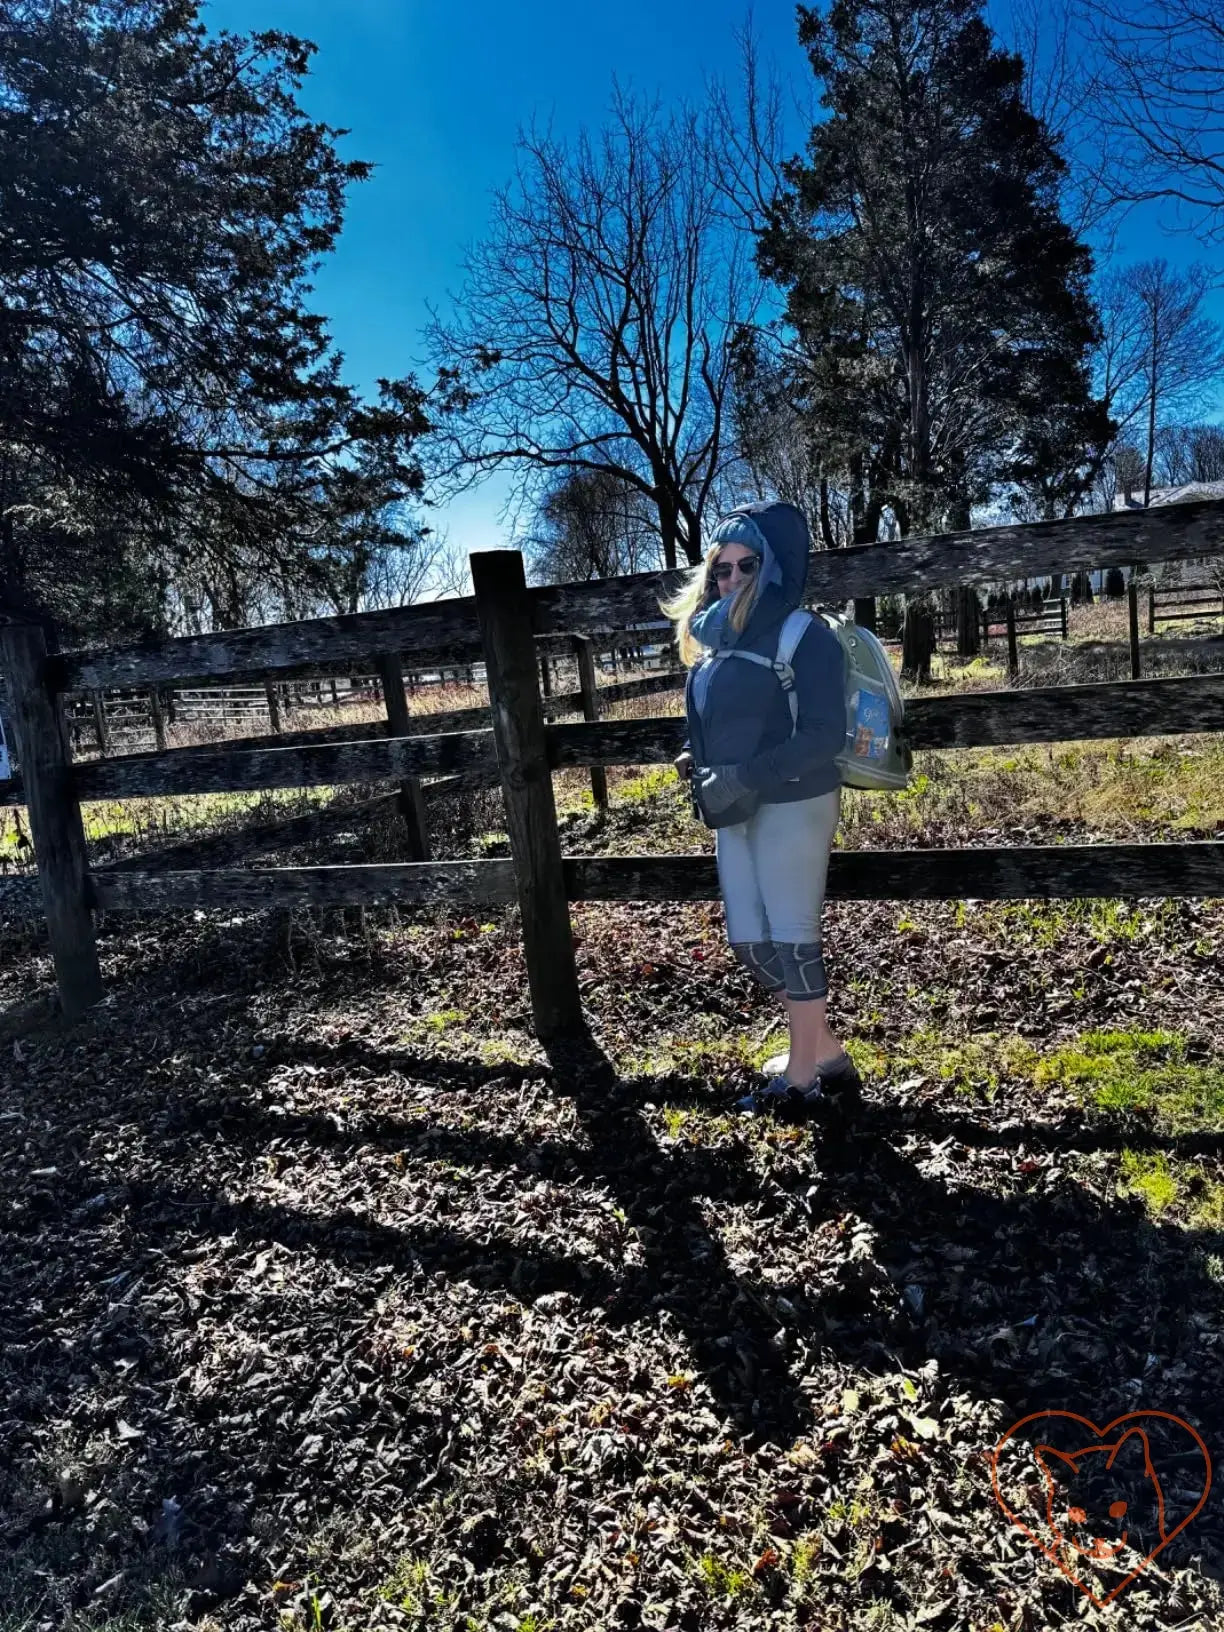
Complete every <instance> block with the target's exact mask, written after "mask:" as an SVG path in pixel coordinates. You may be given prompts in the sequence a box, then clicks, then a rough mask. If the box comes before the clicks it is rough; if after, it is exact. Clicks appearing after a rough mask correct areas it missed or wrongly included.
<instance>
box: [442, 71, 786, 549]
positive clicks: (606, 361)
mask: <svg viewBox="0 0 1224 1632" xmlns="http://www.w3.org/2000/svg"><path fill="white" fill-rule="evenodd" d="M718 140H719V132H718V127H717V123H716V121H715V120H714V119H713V118H712V117H711V116H709V115H705V116H699V115H697V114H694V113H688V112H681V113H674V114H669V115H667V116H666V117H665V116H664V115H663V114H661V113H660V111H659V110H658V108H657V107H647V106H643V105H642V104H640V103H638V102H635V101H634V100H633V99H631V98H630V97H628V96H626V95H623V94H621V93H620V92H619V91H618V92H617V93H616V95H615V97H614V101H613V107H612V115H611V120H610V122H609V124H608V125H607V126H606V127H605V129H603V130H602V131H601V132H599V133H598V134H595V135H591V134H584V135H582V136H581V137H580V138H579V139H578V141H577V142H576V143H574V144H572V145H568V144H565V143H563V142H560V141H557V140H555V139H554V138H553V137H552V136H550V135H546V134H540V133H539V132H535V131H533V132H531V133H530V134H528V135H526V136H524V137H522V138H521V141H520V154H519V164H518V169H517V173H516V176H515V179H514V181H513V182H512V183H511V185H510V186H509V187H507V188H505V189H504V190H503V191H501V192H500V193H499V194H498V195H497V198H496V203H495V210H494V220H493V225H492V229H491V231H490V234H489V236H488V238H487V239H486V240H485V241H484V242H483V243H482V244H480V245H479V246H478V247H477V248H476V249H475V250H474V252H473V253H472V254H471V255H470V257H469V260H468V263H467V268H466V271H467V279H466V284H465V287H464V289H463V292H462V295H461V297H460V300H459V303H458V309H459V315H458V317H457V318H456V319H455V320H454V321H453V322H450V323H441V322H440V323H436V324H435V325H434V328H433V330H432V336H431V338H432V341H433V344H434V346H435V348H436V350H437V352H438V355H439V358H440V360H441V362H442V364H443V366H444V368H446V369H449V370H453V371H454V375H455V377H457V379H458V380H460V381H461V382H462V384H463V387H464V389H465V393H466V394H465V396H464V398H463V401H462V403H461V405H460V406H459V407H458V408H457V410H456V411H455V412H454V413H452V414H451V415H449V416H446V417H445V419H444V422H443V425H442V428H441V431H440V433H439V440H438V443H437V444H436V446H437V447H438V448H439V450H440V458H439V465H440V476H441V479H442V481H443V482H447V481H449V482H450V483H451V484H452V485H470V484H471V483H472V482H475V481H478V480H480V479H481V478H482V477H484V476H485V475H487V474H489V473H490V472H492V471H496V470H499V469H503V468H507V467H508V468H509V469H511V470H512V471H513V472H514V476H515V484H516V485H515V489H514V494H515V498H516V499H517V500H518V501H519V502H520V503H522V502H531V501H532V500H533V499H538V497H539V495H540V493H541V491H542V489H543V488H544V486H545V485H546V484H547V482H548V480H549V478H550V477H551V476H552V475H553V474H554V473H556V472H558V471H563V472H578V471H587V472H602V471H612V472H614V473H615V475H616V476H617V478H618V479H619V480H620V481H621V482H622V483H623V484H625V485H627V486H628V487H631V488H633V489H635V490H636V491H637V492H638V493H640V494H641V495H642V496H643V497H644V498H645V499H648V500H649V501H650V503H651V505H652V507H653V520H654V525H655V527H656V529H657V533H658V538H659V542H660V546H661V550H662V555H663V559H664V562H665V563H666V565H667V566H668V567H673V566H675V565H676V564H677V563H678V561H679V559H680V558H681V556H683V557H686V558H687V559H688V560H690V561H694V560H697V559H699V558H700V553H701V526H702V516H703V514H704V512H705V510H706V507H707V505H708V504H709V503H710V502H711V499H712V496H713V495H714V493H715V490H716V488H717V485H718V483H719V480H720V478H721V476H722V474H723V472H724V468H725V465H726V462H727V459H728V450H727V447H726V428H727V427H726V413H727V399H728V392H729V389H730V375H731V350H732V341H733V339H734V336H735V334H736V332H737V330H738V329H739V328H740V326H741V325H743V324H745V323H748V322H750V321H751V319H752V317H753V314H754V311H755V307H756V302H757V300H758V298H759V295H758V290H759V281H758V279H757V276H756V273H755V270H754V268H753V264H752V242H751V239H750V237H749V235H748V234H747V233H746V232H743V231H738V230H736V229H735V228H734V227H732V226H731V225H730V224H729V223H728V220H727V212H726V209H725V200H724V195H723V192H722V188H721V185H720V173H721V170H720V164H721V161H720V160H719V159H718V157H717V143H718Z"/></svg>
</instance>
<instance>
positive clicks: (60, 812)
mask: <svg viewBox="0 0 1224 1632" xmlns="http://www.w3.org/2000/svg"><path fill="white" fill-rule="evenodd" d="M0 657H2V664H0V666H2V667H3V669H4V672H5V675H6V676H7V678H8V683H9V718H10V720H11V722H12V726H13V734H14V736H15V737H16V747H17V752H18V754H19V755H20V756H21V783H22V790H23V792H24V795H25V802H26V808H27V810H28V811H29V816H30V830H31V832H32V834H33V837H34V857H35V860H36V861H37V862H38V879H39V884H40V886H41V888H42V899H43V908H44V910H45V912H46V915H47V936H48V939H49V940H50V942H51V956H52V958H53V959H54V962H55V978H56V982H57V984H58V986H59V994H60V1006H61V1007H62V1009H63V1011H64V1014H65V1016H66V1017H67V1018H68V1019H70V1020H72V1019H75V1018H76V1016H77V1015H79V1014H81V1013H83V1012H84V1010H86V1009H88V1008H90V1007H91V1006H92V1005H93V1004H94V1003H97V1002H98V1000H99V999H100V998H101V996H102V971H101V969H100V968H99V965H98V947H97V942H96V941H95V939H94V927H93V916H92V913H91V910H90V886H89V867H88V862H87V860H86V855H85V828H84V824H83V823H82V821H81V806H80V803H79V802H78V800H77V796H76V789H75V787H74V785H73V777H72V756H71V754H70V752H69V749H68V727H67V722H66V720H65V718H64V707H63V702H62V699H61V698H60V697H59V696H58V695H57V693H56V691H55V688H54V687H53V686H52V684H51V682H50V680H49V678H48V674H47V668H48V665H47V637H46V635H45V634H44V633H43V631H42V629H41V628H39V627H37V626H36V625H33V624H8V625H5V626H3V627H0Z"/></svg>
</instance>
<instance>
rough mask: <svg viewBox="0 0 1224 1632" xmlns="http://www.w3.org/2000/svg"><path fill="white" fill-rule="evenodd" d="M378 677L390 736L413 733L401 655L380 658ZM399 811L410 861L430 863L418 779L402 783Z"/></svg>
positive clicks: (407, 779)
mask: <svg viewBox="0 0 1224 1632" xmlns="http://www.w3.org/2000/svg"><path fill="white" fill-rule="evenodd" d="M378 677H379V679H380V681H381V682H382V694H383V700H384V701H385V703H386V705H387V735H388V736H389V737H406V736H408V735H409V734H410V732H411V730H412V727H411V725H410V724H409V723H408V722H409V719H410V718H411V716H410V715H409V713H408V697H407V694H406V693H405V691H404V666H403V664H402V663H401V662H400V658H399V654H398V652H388V653H386V654H385V655H384V656H382V657H380V658H379V659H378ZM399 810H400V815H401V816H402V817H403V818H404V826H405V827H406V828H407V830H408V859H409V861H428V860H429V818H428V817H427V816H426V814H425V795H424V793H423V792H422V790H421V779H420V777H419V776H408V777H405V778H404V780H403V781H402V782H401V783H400V797H399Z"/></svg>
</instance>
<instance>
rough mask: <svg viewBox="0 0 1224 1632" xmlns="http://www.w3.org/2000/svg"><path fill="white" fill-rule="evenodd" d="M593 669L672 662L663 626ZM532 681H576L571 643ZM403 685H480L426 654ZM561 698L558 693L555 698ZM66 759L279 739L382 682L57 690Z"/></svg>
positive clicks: (619, 636)
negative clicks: (205, 742) (173, 741)
mask: <svg viewBox="0 0 1224 1632" xmlns="http://www.w3.org/2000/svg"><path fill="white" fill-rule="evenodd" d="M593 652H594V657H595V664H596V669H597V671H598V672H604V673H611V674H612V675H613V676H616V675H617V673H618V672H619V668H626V669H629V668H642V669H651V668H654V669H662V668H666V667H668V666H669V665H674V663H675V652H674V647H673V646H672V645H671V630H670V626H669V625H667V624H665V623H663V624H659V623H656V624H655V625H653V626H650V627H641V628H634V629H623V630H615V631H609V632H607V633H606V634H604V635H603V636H601V637H600V638H598V639H596V640H595V641H594V643H593ZM537 656H538V661H539V665H540V684H541V688H542V690H543V693H544V696H545V698H546V699H551V697H552V694H553V692H554V690H555V689H556V687H557V684H558V683H559V682H560V683H564V681H565V680H567V679H570V678H571V677H572V678H574V679H575V681H576V682H577V683H578V684H580V679H579V677H578V675H577V668H576V660H575V658H574V655H573V651H572V642H570V641H569V640H567V639H566V638H565V637H563V636H547V637H545V638H544V639H542V640H541V641H539V642H537ZM402 675H403V684H404V687H405V689H406V691H407V693H408V695H409V697H413V696H416V695H417V694H418V693H419V692H428V691H429V690H430V689H432V688H436V687H439V686H442V685H446V684H464V685H467V686H470V687H476V688H483V687H484V686H485V684H486V676H485V671H484V665H483V663H474V662H468V663H466V664H449V665H448V664H444V663H442V662H438V663H437V664H436V665H434V666H433V667H430V666H429V663H428V654H425V655H424V657H418V658H417V659H416V661H415V663H409V662H407V661H406V662H405V663H404V664H403V669H402ZM562 695H563V697H564V696H565V694H564V693H563V694H562ZM61 701H62V707H63V710H64V713H65V717H66V721H67V727H68V732H69V739H70V743H71V746H72V750H73V754H74V756H76V755H78V754H80V753H97V754H99V755H100V756H101V757H102V758H106V757H108V756H109V755H110V754H111V753H113V752H118V753H121V754H122V753H131V752H133V751H134V746H135V745H137V744H143V743H144V742H146V741H147V740H148V739H149V738H152V740H153V742H154V744H155V746H156V747H157V748H158V749H159V750H164V749H165V748H166V746H167V728H168V727H170V726H176V725H197V726H199V725H202V726H204V727H206V728H211V729H213V730H217V731H220V732H221V733H222V734H223V735H224V736H226V737H228V736H230V735H231V734H232V731H233V728H234V727H235V726H237V727H240V728H241V727H245V728H246V729H247V730H248V731H254V729H255V727H256V725H262V724H264V723H265V722H266V725H267V731H266V732H262V733H261V734H262V735H268V734H271V735H272V736H278V737H279V736H283V735H284V732H285V726H284V720H285V717H286V715H287V714H288V713H289V712H290V711H291V710H292V711H294V712H298V713H302V712H307V713H308V712H311V711H318V712H323V711H325V710H327V711H335V712H341V713H342V712H344V711H345V710H346V709H348V708H352V707H368V706H369V705H371V704H374V705H376V706H382V704H383V701H384V699H383V686H382V679H381V675H380V672H379V668H378V663H377V662H375V663H374V664H373V665H372V667H371V669H370V672H369V673H346V674H344V675H338V674H332V675H329V676H328V677H327V678H326V679H320V678H317V677H316V678H314V679H302V678H299V679H297V680H296V681H290V682H278V681H276V680H274V679H272V678H271V677H269V678H267V679H265V680H264V682H263V683H262V685H254V684H252V685H246V686H228V685H210V686H195V687H175V686H171V685H160V686H150V687H147V688H145V689H144V690H143V691H136V690H133V689H127V690H124V691H109V692H108V691H103V690H101V689H98V688H95V689H93V690H91V691H88V692H65V693H64V694H63V697H62V699H61ZM4 704H5V683H4V679H3V675H2V674H0V709H2V708H3V707H4Z"/></svg>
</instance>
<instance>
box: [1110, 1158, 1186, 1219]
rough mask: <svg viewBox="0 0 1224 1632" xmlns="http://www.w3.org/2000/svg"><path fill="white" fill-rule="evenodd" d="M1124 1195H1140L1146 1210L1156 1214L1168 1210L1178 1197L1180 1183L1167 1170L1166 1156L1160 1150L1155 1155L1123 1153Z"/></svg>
mask: <svg viewBox="0 0 1224 1632" xmlns="http://www.w3.org/2000/svg"><path fill="white" fill-rule="evenodd" d="M1118 1188H1119V1190H1120V1191H1121V1193H1122V1194H1123V1195H1136V1196H1142V1198H1143V1201H1144V1204H1145V1205H1146V1207H1147V1209H1148V1211H1149V1212H1150V1213H1152V1214H1154V1215H1155V1216H1157V1217H1159V1215H1160V1214H1161V1213H1165V1212H1168V1210H1169V1208H1170V1207H1172V1205H1173V1203H1174V1202H1175V1201H1176V1200H1177V1197H1178V1191H1179V1186H1178V1183H1177V1180H1176V1179H1175V1178H1174V1177H1173V1174H1172V1173H1171V1172H1170V1171H1169V1158H1168V1157H1167V1156H1166V1155H1165V1154H1164V1152H1163V1151H1158V1152H1156V1154H1155V1155H1140V1154H1139V1153H1137V1152H1136V1151H1133V1150H1124V1151H1123V1152H1122V1182H1121V1184H1120V1185H1119V1187H1118Z"/></svg>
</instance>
